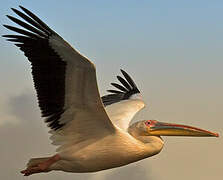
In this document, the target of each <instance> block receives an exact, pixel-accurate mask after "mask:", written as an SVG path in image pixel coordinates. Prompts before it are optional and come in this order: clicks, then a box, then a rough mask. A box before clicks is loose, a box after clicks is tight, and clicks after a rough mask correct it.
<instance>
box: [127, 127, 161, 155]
mask: <svg viewBox="0 0 223 180" xmlns="http://www.w3.org/2000/svg"><path fill="white" fill-rule="evenodd" d="M128 133H129V134H130V135H131V136H133V137H134V138H135V139H137V140H138V141H140V142H142V143H143V144H144V145H145V148H146V149H147V150H148V153H149V154H151V155H155V154H158V153H159V152H160V151H161V150H162V148H163V144H164V143H163V140H162V138H161V137H159V136H146V135H142V132H141V131H140V129H139V128H138V127H137V125H135V124H133V125H131V126H130V127H129V128H128Z"/></svg>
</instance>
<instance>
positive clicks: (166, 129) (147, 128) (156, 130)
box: [137, 120, 219, 137]
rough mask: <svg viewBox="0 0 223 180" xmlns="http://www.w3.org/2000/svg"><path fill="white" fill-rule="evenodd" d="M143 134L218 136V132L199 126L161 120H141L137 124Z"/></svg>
mask: <svg viewBox="0 0 223 180" xmlns="http://www.w3.org/2000/svg"><path fill="white" fill-rule="evenodd" d="M137 126H138V128H139V130H140V132H141V133H142V134H141V135H144V136H145V135H146V136H194V137H207V136H212V137H218V136H219V134H218V133H214V132H211V131H207V130H203V129H200V128H197V127H192V126H187V125H181V124H172V123H165V122H159V121H156V120H146V121H141V122H139V124H138V125H137Z"/></svg>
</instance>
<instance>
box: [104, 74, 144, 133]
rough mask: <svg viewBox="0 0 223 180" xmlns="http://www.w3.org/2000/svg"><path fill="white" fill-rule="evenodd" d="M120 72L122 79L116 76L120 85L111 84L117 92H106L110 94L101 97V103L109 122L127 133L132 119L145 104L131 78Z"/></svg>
mask: <svg viewBox="0 0 223 180" xmlns="http://www.w3.org/2000/svg"><path fill="white" fill-rule="evenodd" d="M121 72H122V74H123V76H124V78H122V77H121V76H117V79H118V80H119V81H120V83H121V84H117V83H111V85H112V86H114V87H116V88H117V89H118V90H107V91H108V92H110V93H111V94H108V95H105V96H103V97H102V101H103V103H104V106H105V109H106V112H107V114H108V116H109V118H110V119H111V121H112V122H113V123H114V124H115V125H116V126H118V127H119V128H121V129H122V130H124V131H127V129H128V127H129V124H130V122H131V120H132V118H133V117H134V116H135V114H136V113H137V112H138V111H140V110H141V109H142V108H143V107H144V106H145V104H144V102H143V100H142V96H141V94H140V91H139V89H138V88H137V86H136V84H135V83H134V81H133V80H132V78H131V77H130V76H129V75H128V74H127V73H126V72H125V71H123V70H121Z"/></svg>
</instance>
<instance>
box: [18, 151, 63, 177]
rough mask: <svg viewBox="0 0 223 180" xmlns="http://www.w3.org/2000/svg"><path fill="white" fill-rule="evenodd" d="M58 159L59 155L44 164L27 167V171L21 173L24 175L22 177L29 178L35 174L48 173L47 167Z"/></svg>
mask: <svg viewBox="0 0 223 180" xmlns="http://www.w3.org/2000/svg"><path fill="white" fill-rule="evenodd" d="M60 159H61V158H60V155H59V154H56V155H54V156H52V157H51V158H49V159H48V160H46V161H44V162H41V163H39V164H36V165H34V166H31V167H28V168H27V169H25V170H23V171H21V173H22V174H24V176H29V175H31V174H35V173H41V172H48V171H50V170H49V167H50V166H51V165H52V164H54V163H55V162H57V161H59V160H60Z"/></svg>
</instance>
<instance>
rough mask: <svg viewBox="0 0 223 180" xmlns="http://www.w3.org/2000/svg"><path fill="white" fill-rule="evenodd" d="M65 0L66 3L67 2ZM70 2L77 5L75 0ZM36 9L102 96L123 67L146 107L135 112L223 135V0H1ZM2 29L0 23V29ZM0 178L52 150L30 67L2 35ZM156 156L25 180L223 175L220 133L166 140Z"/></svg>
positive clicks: (0, 13) (1, 10)
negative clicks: (93, 75)
mask: <svg viewBox="0 0 223 180" xmlns="http://www.w3.org/2000/svg"><path fill="white" fill-rule="evenodd" d="M64 2H66V3H64ZM74 2H75V3H74ZM18 5H23V6H24V7H26V8H28V9H30V10H31V11H33V12H34V13H36V14H37V15H38V16H39V17H41V19H42V20H44V21H45V22H46V23H47V24H48V25H49V26H50V27H51V28H53V29H54V30H55V31H56V32H58V33H59V34H60V35H61V36H62V37H64V38H65V39H66V40H67V41H68V42H70V44H72V45H73V46H74V47H75V48H77V49H78V50H79V51H80V52H81V53H82V54H84V55H86V56H87V57H89V58H90V59H91V60H92V61H93V62H94V63H95V65H96V67H97V75H98V84H99V87H100V92H101V94H104V93H105V90H106V89H108V88H109V87H110V86H109V83H110V82H111V81H114V80H115V76H116V75H117V74H120V72H119V69H120V68H123V69H124V70H126V71H127V72H129V73H130V74H131V75H132V76H133V78H134V79H135V81H136V83H137V85H138V87H139V89H140V90H141V92H142V94H143V96H144V99H145V101H146V103H147V108H146V109H144V110H143V111H142V112H141V113H140V114H138V115H137V116H136V118H134V121H136V120H140V119H141V120H142V119H157V120H160V121H164V122H176V123H183V124H188V125H194V126H198V127H201V128H204V129H208V130H212V131H215V132H218V133H220V135H222V133H223V130H222V129H223V115H222V109H223V70H222V69H223V51H222V48H223V44H222V42H223V23H222V19H223V1H220V0H212V1H209V0H202V1H201V0H197V1H191V0H181V1H177V0H169V1H160V0H156V1H146V0H141V1H137V0H134V1H133V0H128V1H127V0H122V1H119V0H112V1H102V0H101V1H99V0H94V1H91V0H85V1H76V0H75V1H71V0H66V1H55V0H54V1H53V0H47V1H46V0H45V1H43V0H39V1H30V0H22V1H21V0H20V1H16V0H8V1H3V2H1V6H0V23H1V24H12V23H11V22H9V20H8V19H7V18H6V17H5V15H6V14H10V15H12V14H13V13H12V11H11V10H10V8H11V7H14V8H16V7H18ZM7 33H8V31H7V30H6V29H4V28H3V27H0V34H1V35H2V34H7ZM0 84H1V87H0V160H1V163H0V169H1V172H0V179H4V180H14V179H16V180H17V179H19V180H22V179H26V178H23V177H22V175H20V174H19V171H20V170H21V169H23V168H24V166H25V164H26V162H27V161H28V159H30V158H31V157H41V156H47V155H52V154H53V153H54V149H55V147H53V146H51V145H50V141H49V140H48V134H47V131H48V129H47V128H45V124H44V123H43V120H41V119H40V112H39V109H38V106H37V103H36V98H35V91H34V88H33V83H32V77H31V73H30V65H29V62H28V61H27V60H26V58H25V57H24V56H23V54H22V53H21V52H20V51H19V50H18V48H16V47H15V46H13V45H12V44H11V43H9V42H6V41H5V40H4V39H3V38H0ZM164 140H165V147H164V149H163V150H162V152H161V153H160V154H158V155H157V156H154V157H151V158H148V159H145V160H143V161H140V162H137V163H133V164H131V165H128V166H125V167H122V168H116V169H112V170H107V171H102V172H98V173H94V174H70V173H63V172H51V173H48V174H38V175H34V176H31V177H30V178H29V179H30V180H38V179H47V180H61V179H66V180H71V179H77V180H82V179H83V180H84V179H90V180H96V179H97V180H105V179H106V180H110V179H128V180H133V179H142V180H144V179H149V180H150V179H151V180H167V179H171V180H178V179H181V180H187V179H202V180H209V179H221V178H222V161H223V156H222V150H223V141H222V138H221V137H220V138H218V139H217V138H182V137H167V138H164Z"/></svg>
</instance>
